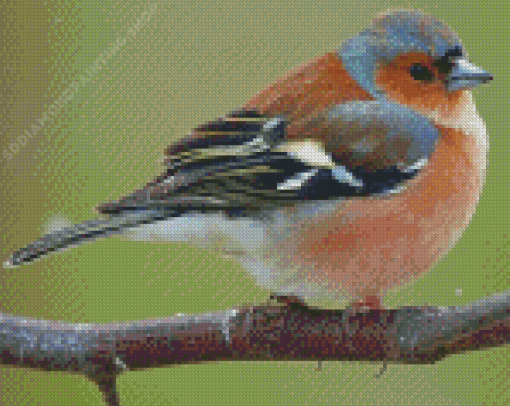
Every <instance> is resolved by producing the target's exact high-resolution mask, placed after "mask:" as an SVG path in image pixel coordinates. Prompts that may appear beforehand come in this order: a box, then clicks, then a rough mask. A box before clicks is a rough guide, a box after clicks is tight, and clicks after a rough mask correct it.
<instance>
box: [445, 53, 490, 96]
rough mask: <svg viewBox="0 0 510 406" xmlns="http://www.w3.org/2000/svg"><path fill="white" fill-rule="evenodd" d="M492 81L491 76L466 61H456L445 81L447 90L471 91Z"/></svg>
mask: <svg viewBox="0 0 510 406" xmlns="http://www.w3.org/2000/svg"><path fill="white" fill-rule="evenodd" d="M489 80H492V75H491V74H490V73H489V72H487V71H485V70H483V69H482V68H480V67H478V66H476V65H474V64H472V63H470V62H469V61H468V60H466V59H456V60H455V64H454V66H453V68H452V71H451V72H450V74H449V75H448V78H447V80H446V86H447V88H448V90H462V89H471V88H473V87H476V86H478V85H481V84H482V83H487V82H488V81H489Z"/></svg>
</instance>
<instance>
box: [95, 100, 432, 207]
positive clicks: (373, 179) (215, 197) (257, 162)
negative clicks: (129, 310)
mask: <svg viewBox="0 0 510 406" xmlns="http://www.w3.org/2000/svg"><path fill="white" fill-rule="evenodd" d="M338 109H339V108H338V107H337V109H336V110H334V111H333V113H334V114H332V115H331V117H330V118H329V119H328V120H329V127H327V128H326V130H325V131H326V133H327V135H328V136H329V137H330V138H331V135H332V134H333V135H336V136H337V137H341V136H342V131H344V132H345V128H347V129H349V128H350V127H352V121H355V120H358V121H360V120H361V119H363V122H362V124H363V125H362V126H361V127H360V126H359V125H357V126H356V131H357V132H358V133H359V134H357V136H358V137H362V136H363V135H364V134H365V133H366V131H365V130H363V126H365V127H367V128H368V130H369V131H371V132H374V131H379V129H378V127H377V126H380V132H381V133H384V131H385V128H384V125H386V127H388V128H389V129H390V130H391V131H392V134H393V133H395V131H396V129H395V126H394V125H389V124H388V123H386V121H388V120H390V121H389V122H390V124H391V113H392V111H391V109H390V110H389V111H387V110H383V114H381V112H380V111H379V110H377V109H376V110H377V111H375V113H374V112H373V111H372V110H373V108H371V109H367V108H366V106H365V105H364V107H363V109H361V108H356V109H353V107H352V106H351V107H349V109H348V110H347V112H348V114H347V113H346V114H344V116H345V115H346V117H343V116H342V114H341V112H340V113H339V110H338ZM398 113H399V114H400V110H398ZM367 114H372V115H373V117H368V119H367V117H366V115H367ZM357 116H358V117H357ZM339 117H340V118H339ZM412 118H413V119H415V118H416V117H414V116H413V117H412ZM341 120H343V122H342V121H341ZM377 120H379V121H380V122H378V121H377ZM326 121H327V120H326ZM326 124H328V122H326ZM285 126H286V122H285V120H284V118H283V117H266V116H264V115H262V114H259V113H257V112H250V111H240V112H236V113H233V114H231V115H229V116H227V117H225V118H224V119H220V120H217V121H214V122H211V123H208V124H206V125H204V126H202V127H199V128H198V129H197V130H195V131H194V132H193V134H192V136H190V137H188V138H187V139H184V140H183V141H181V142H180V143H178V144H174V145H172V146H170V147H169V148H168V150H167V159H166V160H165V163H166V166H167V170H166V172H165V173H164V174H162V175H161V176H159V177H157V178H156V179H155V180H154V181H152V182H150V183H149V184H147V185H146V186H145V187H144V188H143V189H141V190H138V191H136V192H134V193H132V194H130V195H128V196H126V197H124V198H122V199H120V200H119V201H116V202H111V203H107V204H104V205H102V206H100V207H99V211H100V212H101V213H105V214H115V213H120V212H122V211H125V210H159V211H161V210H162V211H175V210H177V211H181V212H187V211H197V210H198V211H208V210H224V211H227V212H232V213H237V212H239V211H241V212H243V211H247V210H259V209H261V208H271V207H277V206H282V205H292V204H295V203H297V202H299V201H303V200H327V199H332V198H338V197H354V196H367V195H372V194H380V193H387V192H391V191H394V190H395V188H396V187H397V186H399V185H400V184H402V183H404V182H405V181H406V180H408V179H411V178H412V177H414V176H415V175H416V173H417V172H418V169H419V168H418V167H416V168H414V167H413V165H412V164H413V163H415V162H416V161H417V160H418V159H420V158H423V156H421V155H419V154H418V155H417V156H416V157H413V159H412V160H411V161H409V165H408V166H407V167H404V168H402V167H397V166H396V165H387V166H382V167H381V166H379V167H377V170H373V169H370V168H369V169H367V167H366V166H365V165H356V164H353V162H354V163H355V161H353V160H352V159H351V158H352V157H354V156H355V154H351V155H350V156H349V155H348V156H347V159H346V158H345V156H346V155H345V153H344V154H343V155H338V156H339V157H340V158H338V159H336V160H335V152H334V151H332V152H331V163H332V165H330V166H328V165H318V166H317V165H314V164H313V162H309V161H307V160H306V159H302V157H299V156H296V155H295V154H293V153H291V152H289V151H286V150H285V148H279V146H280V145H282V144H285V142H286V140H284V135H285ZM321 126H322V130H324V120H323V122H322V123H321ZM321 126H319V127H321ZM370 126H372V127H370ZM374 126H375V130H374ZM425 126H426V127H427V125H425ZM429 127H430V128H429ZM360 128H361V131H360ZM397 129H398V128H397ZM411 130H412V129H411ZM429 130H430V131H432V132H433V130H435V129H434V127H433V126H432V125H429V126H428V127H427V131H429ZM397 132H398V131H397ZM351 133H352V131H351ZM400 133H402V134H404V136H407V138H409V139H411V138H412V137H413V136H415V134H414V133H412V132H409V134H406V129H405V128H404V129H402V130H401V131H400ZM347 135H349V134H347ZM404 136H401V137H400V138H405V137H404ZM394 138H395V136H394ZM325 141H326V140H325ZM339 141H341V140H339ZM351 141H352V140H351ZM326 144H327V142H325V145H326ZM408 144H409V148H411V147H413V145H412V142H411V141H409V142H408ZM418 149H419V148H416V146H414V149H413V151H414V150H418ZM429 150H430V148H428V147H427V148H425V149H424V151H425V153H424V154H422V155H424V157H425V158H426V157H428V155H429V154H430V151H429ZM358 155H359V154H358ZM415 155H416V154H415ZM358 158H359V156H358ZM362 161H363V159H361V160H360V162H362Z"/></svg>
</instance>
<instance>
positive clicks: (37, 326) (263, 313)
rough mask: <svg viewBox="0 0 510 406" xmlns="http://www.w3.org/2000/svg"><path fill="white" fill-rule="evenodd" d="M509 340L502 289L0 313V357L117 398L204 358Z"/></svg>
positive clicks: (428, 357) (338, 353)
mask: <svg viewBox="0 0 510 406" xmlns="http://www.w3.org/2000/svg"><path fill="white" fill-rule="evenodd" d="M509 341H510V291H507V292H505V293H501V294H497V295H493V296H491V297H488V298H486V299H483V300H480V301H478V302H475V303H473V304H471V305H468V306H453V307H442V308H437V307H429V306H426V307H404V308H398V309H382V310H379V309H378V310H367V311H360V310H359V309H354V308H352V309H345V310H323V309H317V308H312V307H308V306H306V305H305V304H304V303H302V302H299V300H292V299H289V298H277V301H276V302H270V303H268V304H265V305H261V306H244V307H239V308H235V309H231V310H227V311H222V312H218V313H210V314H201V315H177V316H174V317H168V318H163V319H158V320H146V321H138V322H131V323H111V324H72V323H64V322H59V321H49V320H35V319H27V318H23V317H20V316H14V315H8V314H2V313H0V362H1V363H2V364H5V365H7V364H8V365H15V366H19V367H28V368H35V369H40V370H46V371H69V372H74V373H80V374H83V375H85V376H86V377H88V378H89V379H91V380H93V381H94V382H95V383H96V384H97V385H98V387H99V389H100V390H101V392H102V393H103V398H104V401H105V403H106V404H108V405H110V406H113V405H120V400H119V396H118V393H117V390H116V377H117V376H118V375H119V374H120V373H122V372H124V371H128V370H129V371H133V370H140V369H144V368H151V367H156V366H164V365H173V364H189V363H200V362H206V361H234V360H239V361H241V360H243V361H250V360H253V361H256V360H257V361H260V360H266V361H270V360H274V361H293V360H309V361H310V360H315V361H323V360H328V361H349V360H356V361H363V360H371V361H383V362H385V363H386V362H395V363H414V364H430V363H435V362H437V361H439V360H441V359H443V358H444V357H446V356H448V355H450V354H456V353H461V352H467V351H473V350H480V349H481V348H484V347H497V346H502V345H505V344H508V343H509Z"/></svg>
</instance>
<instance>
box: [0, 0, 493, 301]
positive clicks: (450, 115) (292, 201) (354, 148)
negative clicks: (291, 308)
mask: <svg viewBox="0 0 510 406" xmlns="http://www.w3.org/2000/svg"><path fill="white" fill-rule="evenodd" d="M491 80H493V76H492V75H491V74H490V73H489V72H487V71H485V70H484V69H482V68H480V67H478V66H476V65H475V64H473V63H472V62H470V61H469V58H468V54H467V51H466V50H465V48H464V47H463V45H462V42H461V40H460V38H459V37H458V35H457V34H456V33H455V32H454V31H453V30H452V28H450V27H449V26H448V25H447V24H446V23H444V22H442V21H439V20H438V19H437V18H436V17H434V16H432V15H428V14H425V13H424V12H422V11H420V10H414V9H411V10H404V9H398V10H389V11H387V12H384V13H381V14H379V15H377V16H376V17H375V19H374V20H373V22H372V24H371V25H370V26H368V28H366V29H365V30H363V31H361V32H360V33H359V34H357V35H355V36H354V37H352V38H350V39H348V40H346V41H345V42H343V43H342V44H340V46H339V47H338V48H337V49H335V50H333V51H331V52H328V53H326V54H324V55H322V56H319V57H317V58H315V59H313V60H311V61H310V62H307V63H305V64H303V65H300V66H298V67H296V68H294V69H292V70H291V71H289V72H288V73H287V74H286V75H284V76H283V77H281V78H279V79H277V80H276V81H275V82H274V83H273V84H271V85H269V86H268V87H266V88H265V89H262V90H261V91H260V92H259V93H258V94H256V95H255V96H253V97H252V98H251V99H250V100H248V101H247V102H246V104H244V105H242V106H240V107H239V108H237V109H235V110H233V111H230V112H229V113H227V114H225V115H224V116H222V117H220V118H218V119H216V120H213V121H210V122H207V123H205V124H203V125H200V126H198V127H197V128H195V129H194V130H193V131H191V132H190V134H188V135H187V136H185V137H184V138H182V139H180V140H179V141H177V142H176V143H173V144H171V145H169V146H168V148H167V149H166V151H165V159H164V170H163V172H162V173H161V174H160V175H159V176H156V177H155V178H153V179H152V180H151V181H150V182H148V183H147V184H146V185H145V186H143V187H141V188H140V189H138V190H136V191H134V192H132V193H130V194H129V195H127V196H124V197H121V198H119V199H118V200H115V201H111V202H107V203H104V204H101V205H99V206H98V207H97V211H98V213H99V214H100V215H101V216H102V217H101V218H99V219H94V220H89V221H86V222H84V223H81V224H77V225H74V226H70V227H63V228H60V229H57V230H54V231H52V232H50V233H48V234H46V235H43V236H42V237H41V238H40V239H38V240H37V241H34V242H32V243H30V244H28V245H27V246H26V247H24V248H22V249H20V250H19V251H16V252H15V253H13V254H12V255H11V257H10V258H9V259H8V260H7V261H5V262H4V267H6V268H9V267H18V266H20V265H23V264H28V263H31V262H33V261H34V260H36V259H40V258H43V257H45V256H47V255H49V254H50V253H52V252H56V251H62V250H66V249H68V248H70V247H74V246H76V245H79V244H80V243H83V242H88V241H94V240H97V239H100V238H105V237H110V236H113V235H122V238H127V239H129V240H136V241H167V242H173V241H187V242H189V243H191V244H193V245H196V246H199V247H215V248H218V251H219V252H221V253H222V254H223V255H225V256H227V257H232V258H235V259H236V260H238V261H239V262H240V264H241V265H243V267H244V268H245V269H246V271H247V272H248V273H249V274H251V275H252V277H253V278H254V280H255V282H256V283H258V284H259V285H260V286H262V287H264V288H266V289H269V290H270V291H271V292H274V293H275V294H276V296H277V297H282V298H297V299H298V301H300V302H302V303H315V301H321V300H334V301H335V303H338V304H339V305H349V306H351V305H352V306H358V307H362V308H368V309H378V308H381V307H382V300H383V299H384V296H385V294H386V293H387V292H388V291H390V290H391V289H395V288H397V287H399V286H403V285H404V284H407V283H410V282H413V281H415V280H416V279H417V278H418V277H420V276H422V275H424V274H425V273H426V272H427V271H429V270H430V269H431V268H432V267H433V265H434V264H436V263H437V262H438V261H439V260H440V259H441V258H442V257H444V256H445V255H446V254H447V253H448V252H449V251H450V250H451V249H452V248H453V246H454V245H455V243H456V242H457V241H458V240H459V238H460V237H461V235H462V233H463V231H464V230H465V229H466V228H467V227H468V225H469V223H470V221H471V218H472V216H473V214H474V213H475V210H476V207H477V205H478V201H479V198H480V194H481V192H482V189H483V185H484V183H485V177H486V165H487V153H488V136H487V133H486V127H485V123H484V121H483V120H482V118H481V117H480V116H479V114H478V112H477V110H476V105H475V102H474V99H473V95H472V91H471V90H472V89H473V88H474V87H476V86H478V85H481V84H485V83H488V82H489V81H491Z"/></svg>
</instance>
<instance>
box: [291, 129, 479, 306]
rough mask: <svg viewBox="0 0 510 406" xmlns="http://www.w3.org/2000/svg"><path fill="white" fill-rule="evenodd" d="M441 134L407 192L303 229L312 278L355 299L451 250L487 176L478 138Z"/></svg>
mask: <svg viewBox="0 0 510 406" xmlns="http://www.w3.org/2000/svg"><path fill="white" fill-rule="evenodd" d="M440 133H441V138H440V140H439V142H438V145H437V149H436V151H435V152H434V154H433V155H432V156H431V159H430V160H429V165H428V166H427V167H426V168H425V169H423V170H422V172H421V173H420V175H419V176H418V177H417V178H416V179H414V180H413V181H412V182H411V183H410V184H409V186H408V189H407V190H406V191H405V192H403V193H401V194H393V195H390V196H389V197H377V198H370V199H363V200H360V199H357V200H351V201H348V202H346V203H345V205H344V207H343V210H342V211H340V212H339V213H337V214H336V215H334V216H332V217H328V218H325V219H322V220H320V221H319V222H317V223H314V224H308V225H306V228H305V227H301V233H300V235H301V236H304V239H302V242H301V243H300V245H299V248H298V250H297V254H296V255H297V257H296V258H295V259H294V260H296V261H299V262H300V263H303V264H304V265H305V267H306V268H307V269H309V270H310V272H309V278H310V279H311V280H315V281H317V282H323V283H324V281H328V284H329V286H330V287H331V288H332V289H340V290H342V289H343V290H344V292H345V293H347V294H348V295H349V296H350V297H352V298H363V297H366V296H377V294H381V293H383V292H384V290H386V289H390V288H392V287H395V286H398V285H400V284H402V283H403V282H406V281H410V280H412V279H413V278H416V277H418V276H419V275H420V274H422V273H423V272H425V271H427V270H428V269H429V268H430V267H431V266H432V264H434V263H435V262H436V261H437V260H438V259H439V258H440V257H442V256H443V255H445V254H446V253H447V252H448V251H449V249H450V248H451V247H452V246H453V244H454V243H455V242H456V241H457V240H458V238H459V237H460V235H461V232H462V230H464V228H465V227H466V226H467V225H468V223H469V221H470V219H471V216H472V215H473V213H474V211H475V208H476V205H477V202H478V198H479V193H480V189H481V186H482V183H483V179H481V174H480V170H479V165H481V164H480V163H479V162H478V160H477V159H476V158H477V156H476V145H475V143H476V140H475V138H474V137H472V136H469V137H467V136H465V135H464V134H463V133H462V132H461V131H459V130H453V129H449V128H440ZM303 226H304V225H303ZM296 238H299V237H297V236H296ZM301 238H303V237H301Z"/></svg>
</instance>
